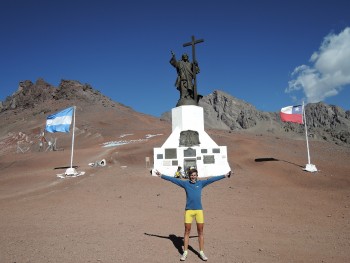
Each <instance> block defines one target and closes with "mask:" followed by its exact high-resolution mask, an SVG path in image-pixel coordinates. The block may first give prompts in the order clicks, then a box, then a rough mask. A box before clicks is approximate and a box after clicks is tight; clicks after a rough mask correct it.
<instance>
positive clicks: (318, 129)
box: [0, 79, 350, 145]
mask: <svg viewBox="0 0 350 263" xmlns="http://www.w3.org/2000/svg"><path fill="white" fill-rule="evenodd" d="M73 101H74V104H76V105H77V106H79V105H80V107H85V106H86V105H89V106H92V105H95V106H98V107H102V108H105V109H106V110H108V109H113V110H115V111H117V112H118V113H119V114H121V115H122V113H123V114H125V112H128V113H129V114H131V115H130V116H133V117H132V118H135V116H136V115H138V114H141V115H142V116H143V118H144V116H148V118H151V120H149V121H151V122H152V121H156V120H159V118H156V117H153V116H150V115H146V114H143V113H139V112H136V111H134V110H133V109H132V108H131V107H128V106H125V105H123V104H122V103H119V102H115V101H113V100H112V99H110V98H108V97H106V96H105V95H103V94H102V93H101V92H99V91H98V90H95V89H94V88H93V87H92V86H91V85H89V84H81V83H80V82H79V81H74V80H61V83H60V84H59V86H58V87H54V86H52V85H51V84H49V83H47V82H46V81H45V80H44V79H38V80H37V81H36V82H35V83H33V82H31V81H29V80H26V81H22V82H20V83H19V87H18V90H17V91H16V92H15V93H14V94H12V95H11V96H8V97H7V98H6V100H5V101H4V102H1V103H0V116H1V118H3V117H5V119H6V118H9V112H10V111H11V112H12V113H14V114H15V115H17V114H20V113H21V112H22V114H20V115H23V112H26V111H28V113H29V111H31V114H30V113H29V114H24V116H23V117H22V118H24V119H25V118H29V115H45V114H48V113H53V112H56V111H57V110H60V109H62V108H63V107H68V106H71V105H72V102H73ZM84 105H85V106H84ZM199 106H201V107H203V110H204V118H205V128H206V129H222V130H228V131H237V130H238V131H239V130H243V131H249V132H254V133H258V134H260V133H269V134H272V135H276V136H288V137H292V138H302V137H303V136H305V135H304V134H305V131H304V125H300V124H295V123H284V122H282V121H281V120H280V117H279V113H278V112H264V111H259V110H258V109H256V107H255V106H254V105H251V104H249V103H247V102H245V101H243V100H240V99H238V98H236V97H234V96H232V95H230V94H228V93H226V92H223V91H220V90H215V91H213V92H212V93H211V94H209V95H206V96H204V97H203V98H202V99H201V100H200V102H199ZM305 114H306V121H307V125H308V133H309V136H310V137H312V138H314V139H318V140H325V141H331V142H333V143H336V144H339V145H350V132H349V130H350V110H347V111H345V110H343V109H342V108H341V107H338V106H335V105H327V104H326V103H323V102H319V103H311V104H307V105H306V107H305ZM152 117H153V118H152ZM138 119H139V121H142V120H141V119H142V117H140V116H139V117H138ZM160 121H167V122H171V114H170V112H165V113H163V114H162V115H161V117H160Z"/></svg>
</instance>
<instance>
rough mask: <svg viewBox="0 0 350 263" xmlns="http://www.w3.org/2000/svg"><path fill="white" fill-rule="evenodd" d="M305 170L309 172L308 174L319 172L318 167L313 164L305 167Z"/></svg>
mask: <svg viewBox="0 0 350 263" xmlns="http://www.w3.org/2000/svg"><path fill="white" fill-rule="evenodd" d="M303 170H304V171H307V172H310V173H314V172H317V168H316V165H314V164H311V163H308V164H306V166H305V168H304V169H303Z"/></svg>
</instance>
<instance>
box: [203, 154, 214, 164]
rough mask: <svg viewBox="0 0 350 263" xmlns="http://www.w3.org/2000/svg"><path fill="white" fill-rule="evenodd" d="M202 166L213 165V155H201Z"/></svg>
mask: <svg viewBox="0 0 350 263" xmlns="http://www.w3.org/2000/svg"><path fill="white" fill-rule="evenodd" d="M203 163H204V164H213V163H215V158H214V155H203Z"/></svg>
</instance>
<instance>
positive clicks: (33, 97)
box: [0, 79, 170, 154]
mask: <svg viewBox="0 0 350 263" xmlns="http://www.w3.org/2000/svg"><path fill="white" fill-rule="evenodd" d="M0 106H1V107H0V123H1V125H0V154H1V153H6V152H9V151H13V150H14V148H15V147H16V145H18V144H19V143H20V144H24V147H27V146H28V147H30V148H31V149H32V148H33V146H34V145H36V144H37V142H38V140H39V134H41V132H43V131H44V129H45V123H46V117H47V116H48V115H50V114H52V113H55V112H57V111H60V110H62V109H64V108H67V107H71V106H76V111H75V112H76V118H75V120H76V123H75V124H76V125H75V135H76V137H77V138H78V139H77V140H76V144H77V146H78V147H79V145H80V146H81V147H87V146H88V145H91V144H101V143H104V142H107V141H110V140H117V139H118V138H119V136H121V135H123V134H128V135H129V138H130V139H133V138H132V136H134V137H135V139H139V136H138V135H137V134H136V133H137V131H141V130H142V134H143V133H145V132H146V133H147V131H148V130H149V131H150V132H151V131H153V130H154V129H157V130H159V131H160V132H162V131H164V130H165V131H167V130H169V126H170V124H169V123H167V122H165V121H161V120H159V118H156V117H153V116H150V115H146V114H142V113H139V112H136V111H134V110H133V109H131V108H130V107H127V106H125V105H123V104H121V103H118V102H114V101H112V100H111V99H110V98H108V97H106V96H104V95H103V94H101V93H100V92H99V91H97V90H95V89H93V88H92V87H91V86H90V85H88V84H81V83H80V82H78V81H73V80H62V81H61V83H60V84H59V86H58V87H54V86H52V85H50V84H49V83H47V82H45V81H44V80H43V79H38V80H37V81H36V82H35V83H32V82H31V81H29V80H26V81H23V82H20V83H19V87H18V90H17V91H16V92H15V93H14V94H12V95H11V96H8V97H7V98H6V100H5V101H4V102H2V103H1V105H0ZM131 131H133V132H132V133H133V134H134V135H130V133H131ZM140 133H141V132H140ZM49 139H52V140H53V139H58V140H59V144H60V146H62V147H66V148H67V147H69V145H70V144H71V141H70V140H71V136H66V135H65V134H64V133H63V134H62V133H54V134H47V140H49Z"/></svg>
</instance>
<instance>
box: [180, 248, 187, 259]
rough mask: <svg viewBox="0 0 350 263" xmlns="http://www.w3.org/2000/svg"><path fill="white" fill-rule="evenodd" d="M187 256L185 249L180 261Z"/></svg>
mask: <svg viewBox="0 0 350 263" xmlns="http://www.w3.org/2000/svg"><path fill="white" fill-rule="evenodd" d="M186 258H187V250H186V251H185V252H184V253H183V254H182V256H181V258H180V261H185V260H186Z"/></svg>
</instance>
